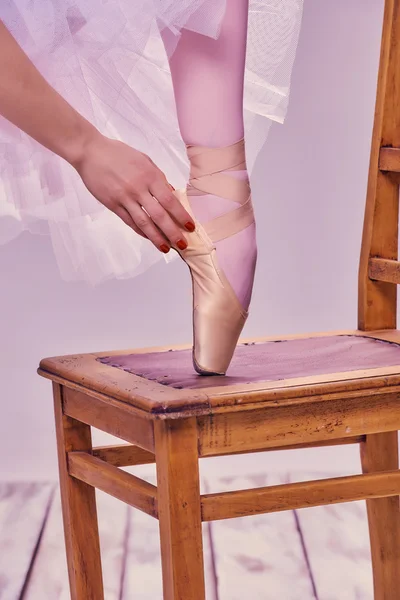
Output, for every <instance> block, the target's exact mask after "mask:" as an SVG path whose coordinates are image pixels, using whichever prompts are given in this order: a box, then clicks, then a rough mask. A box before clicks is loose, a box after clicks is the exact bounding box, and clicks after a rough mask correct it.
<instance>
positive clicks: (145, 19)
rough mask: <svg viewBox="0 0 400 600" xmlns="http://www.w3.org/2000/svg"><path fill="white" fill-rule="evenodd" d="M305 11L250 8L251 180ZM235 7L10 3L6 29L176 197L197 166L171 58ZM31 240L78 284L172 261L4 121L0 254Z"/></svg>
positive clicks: (113, 1) (263, 4)
mask: <svg viewBox="0 0 400 600" xmlns="http://www.w3.org/2000/svg"><path fill="white" fill-rule="evenodd" d="M302 2H303V0H250V9H249V10H250V12H249V29H248V45H247V58H246V77H245V97H244V109H245V110H244V114H245V131H246V148H247V161H248V166H249V169H250V170H251V168H252V166H253V164H254V161H255V159H256V156H257V153H258V152H259V150H260V148H261V147H262V145H263V143H264V142H265V139H266V136H267V132H268V128H269V125H270V124H271V122H273V121H276V122H279V123H282V122H283V120H284V117H285V114H286V109H287V105H288V99H289V88H290V76H291V71H292V66H293V61H294V57H295V52H296V46H297V40H298V34H299V29H300V22H301V14H302ZM225 6H226V0H79V2H76V0H1V3H0V19H2V20H3V22H4V23H5V25H6V26H7V27H8V28H9V30H10V31H11V33H12V34H13V35H14V36H15V38H16V39H17V41H18V42H19V44H20V45H21V46H22V48H23V49H24V50H25V52H26V53H27V54H28V56H29V57H30V58H31V60H32V61H33V62H34V63H35V64H36V66H37V67H38V69H39V70H40V71H41V73H42V74H43V75H44V76H45V77H46V79H47V80H48V81H49V82H50V83H51V85H52V86H53V87H54V88H56V89H57V90H58V92H60V93H61V95H62V96H64V97H65V98H66V99H67V100H68V101H69V102H70V103H71V104H72V105H73V106H74V107H75V108H76V109H77V110H78V111H79V112H80V113H81V114H83V115H84V116H85V117H86V118H87V119H88V120H89V121H91V122H92V123H93V124H94V125H96V127H97V128H98V129H99V130H100V131H101V132H102V133H103V134H105V135H107V136H109V137H112V138H115V139H120V140H123V141H124V142H125V143H127V144H130V145H131V146H133V147H134V148H136V149H138V150H140V151H142V152H145V153H146V154H148V155H149V156H150V157H151V158H152V160H153V161H154V162H155V163H156V164H157V166H158V167H159V168H160V169H161V170H162V171H164V173H165V174H166V176H167V178H168V180H169V181H170V182H171V183H172V184H173V185H174V187H176V188H178V187H181V186H185V184H186V179H187V175H188V163H187V158H186V150H185V145H184V143H183V141H182V139H181V137H180V135H179V128H178V120H177V115H176V109H175V103H174V97H173V90H172V81H171V75H170V71H169V67H168V54H170V55H171V54H172V53H173V51H174V49H175V47H176V44H177V43H178V41H179V36H180V33H181V30H182V29H183V28H185V29H189V30H192V31H195V32H198V33H200V34H203V35H206V36H210V37H211V38H217V37H218V34H219V30H220V25H221V21H222V19H223V16H224V12H225ZM164 29H168V30H169V34H168V47H167V50H166V49H165V47H164V44H163V42H162V40H161V37H160V31H162V30H164ZM24 230H28V231H30V232H32V233H38V234H49V235H50V236H51V240H52V244H53V248H54V253H55V256H56V259H57V263H58V265H59V268H60V272H61V276H62V277H63V279H66V280H70V281H76V280H84V281H87V282H90V283H92V284H96V283H99V282H101V281H104V280H106V279H109V278H114V277H115V278H128V277H133V276H135V275H137V274H139V273H141V272H143V271H144V270H146V269H147V268H149V267H150V266H151V265H152V264H154V263H155V262H156V261H158V260H160V259H163V258H164V256H163V255H162V254H161V253H160V252H158V251H157V250H156V249H155V248H153V246H152V245H151V244H150V243H149V242H148V241H147V240H144V239H143V238H141V237H140V236H139V235H137V234H136V233H135V232H133V231H132V230H131V229H130V228H129V227H127V226H126V225H125V224H124V223H123V222H122V221H121V220H120V219H119V218H118V217H116V216H115V215H114V214H113V213H112V212H110V211H108V210H107V209H105V208H104V207H103V206H102V205H101V204H100V203H99V202H97V200H95V199H94V198H93V197H92V196H91V194H90V193H89V192H88V191H87V189H86V188H85V186H84V184H83V183H82V181H81V180H80V178H79V176H78V175H77V173H76V172H75V170H74V169H73V168H72V167H71V166H70V165H68V164H67V163H66V162H65V161H63V160H62V159H60V158H59V157H57V156H55V155H54V154H52V153H51V152H50V151H48V150H46V149H45V148H43V147H42V146H40V145H39V144H38V143H37V142H35V141H34V140H32V139H31V138H30V137H29V136H27V135H26V134H24V133H23V132H21V131H20V130H19V129H17V128H16V127H14V126H13V125H11V124H10V123H8V122H7V121H6V120H5V119H3V118H1V117H0V244H1V243H6V242H8V241H10V240H11V239H13V238H14V237H16V236H17V235H19V234H20V233H21V232H22V231H24ZM170 254H172V253H170ZM168 256H169V255H168ZM166 260H168V257H167V258H166Z"/></svg>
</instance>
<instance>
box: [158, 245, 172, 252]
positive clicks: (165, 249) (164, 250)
mask: <svg viewBox="0 0 400 600" xmlns="http://www.w3.org/2000/svg"><path fill="white" fill-rule="evenodd" d="M160 250H161V252H164V254H168V252H169V251H170V248H168V246H167V244H162V245H161V246H160Z"/></svg>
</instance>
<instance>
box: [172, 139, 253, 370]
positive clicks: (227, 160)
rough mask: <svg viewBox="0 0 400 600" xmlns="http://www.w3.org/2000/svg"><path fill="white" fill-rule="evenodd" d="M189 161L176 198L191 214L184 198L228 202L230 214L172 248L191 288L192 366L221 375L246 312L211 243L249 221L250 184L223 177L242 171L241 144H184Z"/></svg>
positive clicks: (250, 221) (243, 164) (237, 230)
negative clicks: (186, 269) (184, 185)
mask: <svg viewBox="0 0 400 600" xmlns="http://www.w3.org/2000/svg"><path fill="white" fill-rule="evenodd" d="M188 156H189V160H190V163H191V172H190V179H189V184H188V188H187V191H185V190H177V191H176V192H175V194H176V196H177V197H178V199H179V200H180V202H181V203H182V204H183V206H184V207H185V208H186V210H187V211H188V212H189V214H191V216H193V211H192V210H191V207H190V203H189V199H188V194H189V195H194V196H204V194H213V195H216V196H219V197H221V198H226V199H229V200H232V201H233V202H232V205H233V206H237V208H234V210H231V211H230V212H227V213H225V214H223V215H222V216H219V217H217V218H214V219H212V220H211V221H208V222H206V223H203V224H201V223H199V222H198V220H197V219H195V218H194V216H193V219H194V221H195V224H196V230H195V231H194V232H193V233H189V234H187V233H185V235H186V240H187V243H188V247H187V249H186V250H183V251H181V250H180V249H179V248H175V249H176V250H177V251H178V252H179V254H180V256H181V257H182V259H183V260H184V261H185V263H186V264H187V265H188V267H189V270H190V274H191V277H192V285H193V366H194V369H195V370H196V371H197V373H199V374H200V375H225V373H226V371H227V369H228V367H229V364H230V362H231V360H232V357H233V354H234V351H235V348H236V345H237V342H238V339H239V336H240V334H241V332H242V329H243V327H244V324H245V322H246V319H247V316H248V312H247V310H245V309H244V308H243V306H242V305H241V303H240V301H239V299H238V298H237V296H236V294H235V291H234V290H233V288H232V286H231V284H230V282H229V281H228V279H227V277H226V276H225V274H224V271H223V270H222V269H221V268H220V266H219V264H218V256H217V250H216V246H215V244H216V243H217V242H219V241H220V240H224V239H225V238H228V237H231V236H233V235H235V234H237V233H238V232H240V231H242V230H243V229H245V228H247V227H249V226H250V225H251V224H252V223H254V213H253V206H252V201H251V193H250V185H249V181H248V179H247V178H246V180H245V181H243V180H240V179H237V178H234V177H232V176H230V175H229V174H227V173H226V172H228V173H229V171H240V170H245V169H246V162H245V148H244V140H240V141H239V142H237V143H236V144H233V145H232V146H226V147H223V148H204V147H201V146H188ZM233 203H236V204H233Z"/></svg>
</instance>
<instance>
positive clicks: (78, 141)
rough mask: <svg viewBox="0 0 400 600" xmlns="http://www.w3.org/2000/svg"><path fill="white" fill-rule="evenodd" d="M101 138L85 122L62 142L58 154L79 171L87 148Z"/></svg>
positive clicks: (91, 126) (98, 133)
mask: <svg viewBox="0 0 400 600" xmlns="http://www.w3.org/2000/svg"><path fill="white" fill-rule="evenodd" d="M101 137H102V135H101V133H100V132H99V131H98V130H97V129H96V127H94V126H93V125H92V124H91V123H89V122H88V121H86V120H83V122H80V123H79V127H78V128H77V130H76V131H75V132H74V134H72V135H71V136H69V137H68V139H65V140H64V143H63V145H62V149H61V151H60V152H59V154H60V156H62V157H63V158H64V159H65V160H66V161H67V162H69V164H70V165H71V166H73V167H74V168H75V169H76V170H79V168H80V166H81V164H82V162H83V160H84V159H85V156H86V154H87V151H88V148H89V146H90V145H91V144H92V143H94V142H96V140H98V139H100V138H101Z"/></svg>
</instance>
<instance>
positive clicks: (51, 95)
mask: <svg viewBox="0 0 400 600" xmlns="http://www.w3.org/2000/svg"><path fill="white" fill-rule="evenodd" d="M0 114H1V115H2V116H4V117H5V118H6V119H7V120H9V121H11V122H12V123H14V125H16V126H17V127H19V128H20V129H22V130H23V131H25V132H26V133H27V134H29V135H30V136H31V137H32V138H34V139H35V140H37V141H38V142H39V143H41V144H43V146H46V147H47V148H49V149H50V150H52V151H53V152H55V153H56V154H58V155H59V156H61V157H62V158H64V159H65V160H67V161H68V162H69V163H70V164H71V165H72V166H73V167H75V169H76V170H77V171H78V173H79V175H80V176H81V178H82V180H83V182H84V183H85V185H86V187H87V188H88V189H89V191H90V192H91V193H92V194H93V195H94V196H95V198H97V200H99V201H100V202H101V203H102V204H104V205H105V206H106V207H107V208H109V209H110V210H112V211H113V212H115V213H116V214H117V215H118V216H120V217H121V219H122V220H123V221H124V222H125V223H127V224H128V225H129V226H131V227H132V228H133V229H134V230H135V231H136V232H137V233H140V234H142V235H145V237H148V238H149V239H150V240H151V241H152V242H153V243H154V245H155V246H157V247H158V248H159V249H161V247H163V251H164V252H165V251H168V249H169V246H170V242H172V243H173V244H176V243H177V241H178V240H182V238H183V239H184V236H183V235H182V231H181V228H180V227H179V226H178V224H180V225H181V226H184V227H186V228H187V229H188V230H189V231H191V230H192V229H193V227H192V225H189V226H188V223H189V224H191V223H192V222H193V221H192V219H191V217H190V216H189V214H188V213H187V212H186V211H185V210H184V209H183V207H182V205H181V204H180V202H179V201H178V200H177V198H176V197H175V196H174V195H173V194H172V191H171V186H170V185H169V184H168V182H167V180H166V178H165V175H164V174H163V173H162V172H161V171H160V170H159V169H158V168H157V167H156V166H155V165H154V163H153V162H152V161H151V160H150V159H149V157H148V156H146V155H145V154H142V153H141V152H138V151H137V150H134V149H133V148H130V147H129V146H127V145H125V144H123V143H121V142H118V141H115V140H111V139H108V138H106V137H104V136H103V135H101V134H100V132H99V131H98V130H97V129H96V128H95V127H94V126H93V125H91V124H90V123H89V122H88V121H87V120H86V119H84V118H83V117H82V116H81V115H80V114H79V113H78V112H77V111H76V110H74V109H73V108H72V106H70V105H69V104H68V102H66V101H65V100H64V98H62V97H61V96H60V94H58V93H57V92H56V91H55V90H54V89H53V88H52V87H51V86H50V85H49V84H48V83H47V82H46V80H45V79H44V78H43V77H42V75H41V74H40V73H39V71H38V70H37V69H36V68H35V66H34V65H33V64H32V62H31V61H30V60H29V58H28V57H27V56H26V54H25V53H24V52H23V50H22V49H21V48H20V47H19V45H18V44H17V42H16V41H15V40H14V38H13V37H12V35H11V34H10V32H9V31H8V30H7V28H6V27H5V26H4V24H3V23H2V22H1V21H0ZM155 199H156V200H157V201H158V202H157V201H156V200H155ZM143 208H144V209H145V211H146V212H145V211H144V210H142V209H143ZM146 213H147V214H146ZM166 248H167V249H166Z"/></svg>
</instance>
